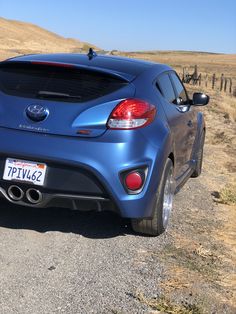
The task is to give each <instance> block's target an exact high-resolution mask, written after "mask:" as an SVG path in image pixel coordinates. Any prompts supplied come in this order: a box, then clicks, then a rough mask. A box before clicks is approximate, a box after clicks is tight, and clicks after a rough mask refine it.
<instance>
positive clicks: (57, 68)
mask: <svg viewBox="0 0 236 314" xmlns="http://www.w3.org/2000/svg"><path fill="white" fill-rule="evenodd" d="M130 81H131V78H130V77H129V78H127V77H125V74H124V75H122V74H120V73H118V72H117V73H115V72H111V71H108V70H106V69H93V68H91V67H90V68H89V67H84V66H83V67H82V66H81V67H80V66H78V65H73V64H65V63H53V62H41V61H31V62H29V61H27V62H26V61H5V62H2V63H0V127H6V128H12V129H19V130H24V131H29V132H41V133H49V134H57V135H63V136H91V137H94V136H99V135H102V134H103V133H104V132H105V131H106V129H107V127H106V123H107V120H108V118H109V115H110V113H111V112H112V110H113V109H114V107H115V106H116V105H117V104H118V103H119V102H120V101H121V100H122V99H124V98H129V97H133V96H134V93H135V87H134V85H133V84H132V83H131V82H130Z"/></svg>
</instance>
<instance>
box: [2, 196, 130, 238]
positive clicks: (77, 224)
mask: <svg viewBox="0 0 236 314" xmlns="http://www.w3.org/2000/svg"><path fill="white" fill-rule="evenodd" d="M0 227H4V228H10V229H28V230H34V231H37V232H42V233H44V232H47V231H60V232H65V233H75V234H80V235H82V236H84V237H88V238H95V239H96V238H101V239H102V238H112V237H117V236H125V235H128V234H133V231H132V229H131V226H130V222H129V220H128V219H122V218H121V217H119V216H118V215H116V214H115V213H112V212H101V213H98V212H79V211H72V210H69V209H64V208H47V209H45V208H31V207H23V206H16V205H13V204H9V203H7V202H5V201H4V200H2V199H0Z"/></svg>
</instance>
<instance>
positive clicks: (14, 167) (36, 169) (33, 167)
mask: <svg viewBox="0 0 236 314" xmlns="http://www.w3.org/2000/svg"><path fill="white" fill-rule="evenodd" d="M46 172H47V165H46V164H45V163H41V162H36V161H28V160H22V159H16V158H6V161H5V166H4V171H3V180H7V181H13V182H16V181H17V182H22V183H29V184H34V185H39V186H44V184H45V179H46Z"/></svg>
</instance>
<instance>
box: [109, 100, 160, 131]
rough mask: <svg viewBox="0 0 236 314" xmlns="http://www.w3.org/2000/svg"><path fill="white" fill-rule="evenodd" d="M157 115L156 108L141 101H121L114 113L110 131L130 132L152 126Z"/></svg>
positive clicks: (110, 118) (110, 121) (111, 116)
mask: <svg viewBox="0 0 236 314" xmlns="http://www.w3.org/2000/svg"><path fill="white" fill-rule="evenodd" d="M155 115H156V107H155V106H153V105H151V104H149V103H148V102H146V101H144V100H140V99H133V98H130V99H126V100H123V101H121V102H120V103H119V104H118V105H117V106H116V107H115V109H114V110H113V111H112V113H111V115H110V117H109V119H108V122H107V126H108V128H109V129H118V130H130V129H136V128H141V127H144V126H146V125H148V124H150V123H151V122H152V121H153V120H154V118H155Z"/></svg>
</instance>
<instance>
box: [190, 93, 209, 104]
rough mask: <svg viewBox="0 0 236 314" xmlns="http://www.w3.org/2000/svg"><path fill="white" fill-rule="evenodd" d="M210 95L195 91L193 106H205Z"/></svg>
mask: <svg viewBox="0 0 236 314" xmlns="http://www.w3.org/2000/svg"><path fill="white" fill-rule="evenodd" d="M209 100H210V97H209V96H208V95H206V94H203V93H194V94H193V100H192V105H193V106H205V105H207V104H208V103H209Z"/></svg>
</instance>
